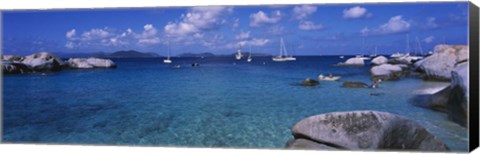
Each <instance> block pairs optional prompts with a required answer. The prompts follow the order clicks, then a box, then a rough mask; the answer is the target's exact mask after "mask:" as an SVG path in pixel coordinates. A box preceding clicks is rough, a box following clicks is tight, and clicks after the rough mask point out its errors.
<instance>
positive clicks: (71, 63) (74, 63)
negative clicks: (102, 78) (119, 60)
mask: <svg viewBox="0 0 480 154" xmlns="http://www.w3.org/2000/svg"><path fill="white" fill-rule="evenodd" d="M67 65H68V67H69V68H74V69H89V68H114V67H116V65H115V63H113V61H112V60H110V59H101V58H70V59H68V61H67Z"/></svg>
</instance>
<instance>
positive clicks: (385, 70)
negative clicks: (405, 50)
mask: <svg viewBox="0 0 480 154" xmlns="http://www.w3.org/2000/svg"><path fill="white" fill-rule="evenodd" d="M402 70H403V69H402V67H400V66H397V65H391V64H382V65H380V66H374V67H372V68H371V69H370V73H371V74H372V80H374V81H376V80H378V79H381V80H398V79H400V76H402V73H403V72H402Z"/></svg>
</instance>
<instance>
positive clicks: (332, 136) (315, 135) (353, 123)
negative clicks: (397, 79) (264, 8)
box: [291, 111, 448, 151]
mask: <svg viewBox="0 0 480 154" xmlns="http://www.w3.org/2000/svg"><path fill="white" fill-rule="evenodd" d="M292 135H293V136H294V138H295V140H299V139H305V140H310V141H312V142H315V143H319V144H323V145H327V146H328V147H334V148H338V149H346V150H408V151H412V150H418V151H448V147H447V146H446V145H445V144H444V143H442V142H441V141H440V140H438V139H437V138H436V137H435V136H433V135H432V134H430V133H429V132H428V131H427V130H426V129H425V128H424V127H422V126H421V125H420V124H418V123H416V122H415V121H413V120H410V119H407V118H405V117H402V116H399V115H396V114H392V113H388V112H379V111H351V112H332V113H327V114H320V115H315V116H311V117H308V118H305V119H303V120H301V121H299V122H298V123H296V124H295V125H294V126H293V128H292ZM307 144H308V145H306V146H307V147H316V146H312V143H307ZM291 145H293V143H291ZM303 145H305V144H303Z"/></svg>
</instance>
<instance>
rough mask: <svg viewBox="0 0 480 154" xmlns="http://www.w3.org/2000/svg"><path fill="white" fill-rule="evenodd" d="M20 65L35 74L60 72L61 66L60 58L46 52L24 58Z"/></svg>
mask: <svg viewBox="0 0 480 154" xmlns="http://www.w3.org/2000/svg"><path fill="white" fill-rule="evenodd" d="M22 63H23V64H25V65H27V66H29V67H30V68H31V69H32V70H33V71H36V72H50V71H60V70H61V69H62V65H63V61H62V60H61V59H60V58H58V57H57V56H55V55H52V54H50V53H47V52H40V53H36V54H32V55H29V56H26V57H25V59H24V60H23V61H22Z"/></svg>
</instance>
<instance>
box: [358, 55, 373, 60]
mask: <svg viewBox="0 0 480 154" xmlns="http://www.w3.org/2000/svg"><path fill="white" fill-rule="evenodd" d="M355 58H360V59H363V60H370V58H369V57H364V56H363V55H357V56H355Z"/></svg>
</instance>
